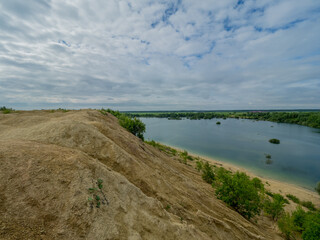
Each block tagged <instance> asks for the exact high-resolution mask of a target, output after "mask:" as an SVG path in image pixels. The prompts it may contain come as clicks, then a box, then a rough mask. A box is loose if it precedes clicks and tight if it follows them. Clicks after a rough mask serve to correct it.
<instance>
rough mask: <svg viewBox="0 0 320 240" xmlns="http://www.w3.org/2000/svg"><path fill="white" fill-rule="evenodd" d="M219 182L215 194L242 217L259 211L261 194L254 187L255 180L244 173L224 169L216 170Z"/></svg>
mask: <svg viewBox="0 0 320 240" xmlns="http://www.w3.org/2000/svg"><path fill="white" fill-rule="evenodd" d="M218 176H219V183H218V184H217V188H216V194H217V197H218V199H221V200H223V201H224V202H225V203H227V204H228V205H229V206H231V207H232V208H234V209H235V210H236V211H237V212H239V213H240V214H241V215H243V216H244V217H246V218H248V219H250V218H251V217H253V216H255V215H257V214H259V213H260V211H261V208H262V206H263V205H262V194H261V192H260V189H259V188H256V186H255V182H254V181H252V180H250V178H249V176H248V175H246V174H245V173H240V172H236V173H235V174H231V173H229V172H227V171H226V170H221V168H220V169H219V170H218Z"/></svg>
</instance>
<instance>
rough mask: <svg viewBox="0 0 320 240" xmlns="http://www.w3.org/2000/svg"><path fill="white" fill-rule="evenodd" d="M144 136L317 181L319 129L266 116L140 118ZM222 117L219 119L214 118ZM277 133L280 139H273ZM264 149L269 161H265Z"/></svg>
mask: <svg viewBox="0 0 320 240" xmlns="http://www.w3.org/2000/svg"><path fill="white" fill-rule="evenodd" d="M141 120H142V121H143V122H144V123H145V124H146V129H147V131H146V134H145V139H149V140H151V139H153V140H155V141H158V142H161V143H164V144H167V145H171V146H175V147H178V148H182V149H186V150H188V151H189V152H192V153H195V154H199V155H204V156H208V157H212V158H216V159H219V160H221V161H225V162H229V163H233V164H236V165H238V166H242V167H245V168H246V169H248V170H250V171H252V172H254V173H255V174H257V175H259V176H264V177H269V178H273V179H277V180H281V181H285V182H290V183H294V184H298V185H300V186H303V187H306V188H309V189H314V187H315V185H316V183H317V182H318V181H320V130H319V129H314V128H309V127H304V126H299V125H292V124H284V123H273V122H265V121H252V120H242V119H240V120H237V119H226V120H222V119H218V120H217V119H213V120H187V119H184V120H167V119H161V118H141ZM217 121H220V122H221V125H217V124H216V122H217ZM270 138H277V139H279V140H280V144H271V143H269V142H268V140H269V139H270ZM265 154H271V156H272V161H273V163H272V164H270V165H268V164H266V157H265Z"/></svg>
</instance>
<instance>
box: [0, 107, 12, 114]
mask: <svg viewBox="0 0 320 240" xmlns="http://www.w3.org/2000/svg"><path fill="white" fill-rule="evenodd" d="M0 111H1V112H2V113H3V114H8V113H12V112H13V111H14V110H13V109H12V108H6V107H5V106H3V107H1V108H0Z"/></svg>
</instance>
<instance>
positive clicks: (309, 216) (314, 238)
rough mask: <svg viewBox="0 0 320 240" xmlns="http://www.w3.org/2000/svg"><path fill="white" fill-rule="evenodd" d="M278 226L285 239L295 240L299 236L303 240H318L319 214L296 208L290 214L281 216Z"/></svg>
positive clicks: (319, 228) (319, 230)
mask: <svg viewBox="0 0 320 240" xmlns="http://www.w3.org/2000/svg"><path fill="white" fill-rule="evenodd" d="M278 226H279V229H280V231H281V232H282V233H283V234H284V236H285V238H286V239H296V236H298V235H300V234H301V237H302V239H303V240H319V239H320V238H319V236H320V212H319V211H318V212H305V211H304V210H303V209H302V208H301V207H297V209H296V210H295V211H294V212H292V214H290V213H285V214H283V215H282V217H281V218H280V219H279V220H278Z"/></svg>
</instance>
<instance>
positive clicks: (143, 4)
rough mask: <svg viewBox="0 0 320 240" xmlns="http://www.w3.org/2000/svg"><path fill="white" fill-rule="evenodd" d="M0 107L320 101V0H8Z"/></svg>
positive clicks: (4, 1) (0, 42)
mask: <svg viewBox="0 0 320 240" xmlns="http://www.w3.org/2000/svg"><path fill="white" fill-rule="evenodd" d="M0 105H1V106H3V105H4V106H7V107H13V108H15V109H39V108H58V107H62V108H87V107H90V108H101V107H105V108H106V107H110V108H113V109H118V110H160V109H162V110H179V109H202V110H205V109H207V110H209V109H210V110H221V109H228V110H230V109H281V108H282V109H283V108H285V109H292V108H318V109H319V108H320V1H319V0H303V1H302V0H199V1H194V0H176V1H174V0H171V1H169V0H168V1H165V0H159V1H147V0H90V1H88V0H28V1H21V0H1V1H0Z"/></svg>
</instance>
